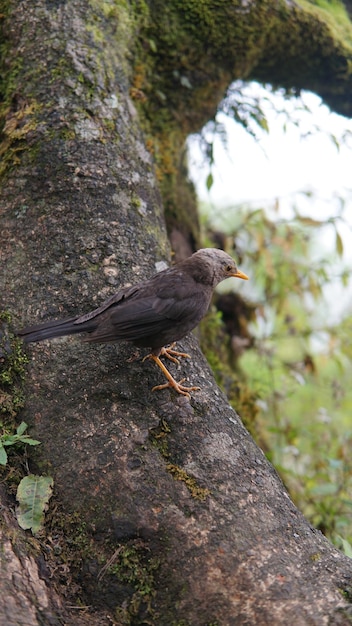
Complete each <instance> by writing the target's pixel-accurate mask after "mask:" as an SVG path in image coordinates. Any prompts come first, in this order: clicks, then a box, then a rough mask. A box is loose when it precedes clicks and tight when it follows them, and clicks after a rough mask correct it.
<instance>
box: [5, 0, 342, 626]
mask: <svg viewBox="0 0 352 626" xmlns="http://www.w3.org/2000/svg"><path fill="white" fill-rule="evenodd" d="M2 5H3V6H2V11H1V16H2V26H3V45H2V109H1V116H2V123H3V125H2V144H1V155H2V167H1V187H2V188H1V246H0V251H1V252H0V254H1V265H2V274H1V294H2V306H3V308H4V309H6V311H11V312H12V314H13V317H14V319H13V323H14V324H16V325H17V326H18V325H22V324H23V323H25V322H30V321H33V322H34V321H40V319H47V318H49V317H54V315H63V314H68V315H70V314H72V313H73V312H77V310H82V312H83V311H85V310H88V309H89V307H92V305H94V304H95V303H97V304H98V303H99V302H100V301H102V300H103V299H104V298H105V297H106V296H107V295H109V294H110V293H112V292H113V291H115V290H116V289H117V287H118V286H119V285H120V284H126V283H127V282H128V281H131V282H132V281H137V280H140V279H143V277H144V276H149V275H151V274H152V273H154V271H155V269H156V268H157V267H159V265H158V263H161V262H165V261H167V260H168V258H169V242H168V238H167V234H166V227H165V222H164V215H163V209H162V200H161V198H162V199H163V204H164V206H165V209H166V211H167V224H168V232H169V236H170V239H171V241H172V243H173V247H174V249H175V251H176V253H177V255H178V256H181V255H182V253H183V252H182V251H184V250H187V249H188V250H190V249H192V248H193V246H194V245H195V244H198V243H199V232H198V222H197V217H196V211H195V202H194V194H193V192H192V190H191V189H190V188H189V186H188V185H187V184H186V183H185V176H184V174H185V172H184V169H183V161H182V153H183V144H184V139H185V137H186V136H187V134H188V133H189V132H191V131H194V130H197V129H199V128H200V127H201V125H202V124H203V123H204V122H205V121H206V120H207V119H208V118H209V117H211V116H212V115H214V112H215V110H216V106H217V103H218V102H219V99H220V98H221V96H222V95H223V92H224V90H225V88H226V86H227V85H228V84H229V83H230V81H231V80H232V79H234V78H236V77H243V78H247V77H250V76H252V77H257V78H258V79H261V80H268V81H269V80H271V81H273V82H279V83H281V84H283V85H284V86H294V87H295V88H297V89H299V88H301V87H310V88H311V89H315V90H316V91H318V92H319V93H321V94H322V95H323V96H324V97H325V99H326V100H327V101H328V102H329V103H330V104H331V105H332V106H334V107H335V108H336V109H339V110H341V111H344V112H345V113H346V112H347V113H348V111H349V107H350V97H349V96H350V63H349V60H350V48H349V43H348V41H349V40H348V39H346V37H345V36H344V35H345V34H346V32H347V33H348V34H349V33H350V30H349V29H350V25H349V22H348V20H347V17H346V14H345V13H344V20H345V22H344V24H343V29H342V31H341V28H342V27H341V23H340V14H341V13H342V10H343V9H342V7H341V9H340V5H338V7H339V11H340V12H339V14H338V15H337V17H336V16H334V14H333V13H329V12H327V11H326V10H322V9H320V8H318V7H315V6H313V5H307V6H306V7H305V8H300V7H298V6H296V5H294V6H293V5H292V4H291V3H289V4H287V5H286V4H285V3H280V4H279V5H275V6H273V5H272V4H271V3H266V2H263V3H259V4H256V5H252V6H250V7H244V6H242V5H239V4H238V5H237V4H235V3H232V2H228V1H225V0H223V1H222V2H219V3H217V4H216V5H214V3H210V2H209V3H208V2H204V3H198V2H194V3H193V2H188V3H186V4H185V3H184V2H182V3H178V2H175V3H167V4H165V3H163V2H150V3H148V4H147V3H144V2H131V3H130V4H127V3H125V2H111V3H108V2H102V3H100V2H98V1H91V2H87V1H86V0H74V1H72V2H70V3H65V2H57V3H55V2H47V1H45V0H39V1H38V2H36V3H33V2H31V1H30V0H28V1H27V0H24V1H21V2H18V1H15V0H8V1H7V2H3V3H2ZM341 32H343V36H342V34H341ZM160 191H161V195H160ZM181 209H183V211H182V210H181ZM6 319H7V320H8V317H6ZM7 324H8V322H7ZM3 337H4V340H3V344H2V352H1V359H2V361H3V365H4V371H5V367H6V363H5V362H7V367H8V369H7V370H6V371H7V372H9V371H10V372H12V380H13V381H15V383H16V384H17V385H19V383H18V376H19V375H20V373H21V368H20V364H19V362H18V360H17V361H16V360H15V354H17V352H16V344H15V343H12V344H11V335H10V334H9V331H8V329H7V327H6V325H5V324H4V330H3ZM182 347H184V348H185V349H187V350H188V351H191V352H192V355H193V357H194V358H193V361H192V364H187V370H186V372H187V375H189V376H190V378H191V380H192V381H199V382H200V383H201V384H202V391H201V392H199V393H198V394H195V395H194V397H193V398H192V400H191V402H188V400H187V399H186V398H175V396H174V395H173V394H172V393H169V392H168V391H166V392H165V393H161V394H152V393H151V392H150V388H151V387H152V385H153V384H156V383H157V382H158V381H159V373H158V372H157V371H155V370H154V368H153V367H151V366H149V365H148V364H142V363H141V361H140V360H133V359H132V360H131V355H132V354H131V348H130V347H127V346H119V347H118V348H116V346H98V347H97V346H87V345H81V344H80V343H79V342H77V341H75V340H73V339H69V340H65V341H63V342H54V343H51V344H50V345H49V344H48V345H39V346H34V347H33V348H31V349H30V366H29V371H28V377H27V380H26V406H25V409H24V410H23V412H22V414H21V417H23V419H25V421H26V422H27V423H28V424H30V432H31V434H32V433H33V436H34V437H35V438H37V439H38V440H40V441H41V442H42V443H41V445H40V446H36V447H35V448H33V453H32V451H31V455H30V459H29V461H28V466H29V471H31V472H33V471H34V472H36V473H38V474H39V473H41V474H44V473H47V474H50V475H52V476H53V478H54V496H53V498H52V500H51V503H50V509H49V512H48V514H47V518H46V525H45V528H44V530H43V531H41V532H40V533H39V534H38V535H37V536H36V537H35V538H32V537H31V536H30V534H29V533H28V534H27V533H24V532H22V531H21V530H20V529H19V528H18V525H17V522H16V521H15V520H14V519H13V506H14V502H13V496H12V495H11V490H10V492H5V491H4V490H3V493H2V499H3V509H2V510H3V513H4V522H3V524H2V527H1V533H2V540H3V551H2V553H1V560H2V563H1V565H2V576H1V581H0V587H1V598H2V602H1V607H0V610H1V619H2V620H3V621H4V622H5V623H7V624H19V623H26V624H39V623H52V624H54V623H67V624H71V623H72V624H109V623H116V624H147V623H152V624H154V623H155V624H160V625H164V624H165V625H169V624H181V623H183V624H192V625H198V624H201V625H203V624H211V623H213V624H215V623H216V624H231V623H236V624H242V623H243V624H244V623H253V624H254V623H256V624H266V623H270V624H275V623H276V624H283V623H285V621H287V616H289V623H292V622H294V623H295V624H305V623H316V624H322V623H330V624H332V623H346V622H347V620H348V611H349V597H350V582H351V574H352V567H351V561H350V560H349V559H347V558H346V557H344V556H343V555H342V554H340V553H339V552H338V551H337V550H335V549H334V548H333V547H332V546H331V545H330V544H329V543H328V541H327V540H326V539H325V538H324V537H323V536H322V535H321V534H320V533H319V532H317V531H315V530H314V529H312V528H311V527H310V526H309V524H308V523H307V522H306V520H305V519H304V518H303V516H302V515H301V514H300V513H299V512H298V511H297V510H296V508H295V507H294V506H293V504H292V503H291V502H290V500H289V498H288V496H287V494H286V492H285V490H284V488H283V486H282V484H281V482H280V480H279V479H278V477H277V475H276V473H275V471H274V470H273V469H272V468H271V466H270V465H269V464H268V463H267V461H266V460H265V457H264V455H263V454H262V452H261V451H260V450H259V449H258V448H257V447H256V446H255V444H254V443H253V442H252V440H251V438H250V437H249V435H248V433H247V432H246V430H245V429H244V428H243V426H242V424H241V422H240V420H239V418H238V416H237V415H236V413H235V412H234V411H233V409H232V408H231V407H230V406H229V405H228V403H227V400H226V398H225V397H224V396H223V394H222V393H221V392H220V391H219V389H218V388H217V386H216V385H215V382H214V381H213V378H212V375H211V372H210V369H209V366H208V365H207V363H206V361H205V360H204V358H203V357H202V355H201V353H200V352H199V350H198V348H197V342H196V340H195V338H194V337H190V338H188V339H187V340H185V341H184V342H182ZM15 361H16V363H15ZM9 363H10V369H9ZM16 377H17V378H16ZM5 378H6V377H5ZM10 379H11V377H10V376H9V374H7V378H6V381H7V384H8V383H9V382H10ZM6 381H5V379H3V380H2V382H3V384H4V385H5V382H6ZM5 395H6V398H7V400H6V402H7V405H6V407H7V409H6V410H7V418H6V419H7V420H9V417H8V413H9V411H8V409H9V407H10V408H11V411H10V412H12V414H13V413H14V412H15V405H14V404H13V405H12V406H10V404H9V402H10V400H9V399H8V395H9V394H8V389H7V388H6V392H5V393H4V396H5ZM18 398H19V397H18V396H17V405H18V404H19V403H20V402H19V399H18ZM22 464H23V461H22ZM24 465H26V463H24ZM18 473H19V462H18V464H17V466H16V472H15V471H12V473H11V472H10V473H7V478H8V482H9V483H10V485H13V482H15V483H16V482H18V480H17V479H18ZM11 477H13V478H14V480H13V482H12V481H11V480H10V479H11Z"/></svg>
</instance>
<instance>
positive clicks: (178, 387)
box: [152, 372, 200, 398]
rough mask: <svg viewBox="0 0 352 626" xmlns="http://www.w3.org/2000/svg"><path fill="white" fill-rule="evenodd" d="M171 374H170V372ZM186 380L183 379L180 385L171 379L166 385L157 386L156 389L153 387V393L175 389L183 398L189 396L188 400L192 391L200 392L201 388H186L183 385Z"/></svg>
mask: <svg viewBox="0 0 352 626" xmlns="http://www.w3.org/2000/svg"><path fill="white" fill-rule="evenodd" d="M169 373H170V372H169ZM185 380H186V379H185V378H182V380H180V382H179V383H178V382H177V381H176V380H175V379H174V378H172V379H169V380H168V382H167V383H164V384H163V385H156V386H155V387H153V389H152V391H159V389H168V388H170V389H174V390H175V391H177V393H180V394H181V395H182V396H187V398H190V397H191V396H190V394H189V392H190V391H199V390H200V387H185V386H184V385H182V383H183V382H184V381H185Z"/></svg>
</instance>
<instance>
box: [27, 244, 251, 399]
mask: <svg viewBox="0 0 352 626" xmlns="http://www.w3.org/2000/svg"><path fill="white" fill-rule="evenodd" d="M231 276H235V277H237V278H243V279H244V280H248V276H246V274H244V273H243V272H241V271H240V270H239V269H237V266H236V264H235V262H234V261H233V259H232V258H231V257H230V256H229V255H228V254H226V252H223V250H217V249H215V248H204V249H202V250H198V252H195V253H194V254H193V255H192V256H191V257H189V258H188V259H185V260H184V261H181V262H180V263H178V264H177V265H174V266H173V267H171V268H169V269H166V270H164V271H162V272H159V273H158V274H155V276H153V277H152V278H150V279H149V280H146V281H144V282H140V283H138V284H137V285H134V286H133V287H127V288H125V289H121V291H118V292H117V293H116V294H115V295H113V296H111V298H109V299H108V300H106V301H105V302H104V303H103V304H102V305H101V306H100V307H98V308H97V309H95V310H94V311H91V312H90V313H86V315H77V316H75V317H70V318H69V319H66V320H56V321H53V322H45V323H44V324H40V325H39V326H31V327H29V328H24V329H23V330H21V331H19V332H18V335H19V336H21V337H23V340H24V341H25V342H26V343H29V342H31V341H42V340H43V339H51V338H53V337H61V336H63V335H73V334H76V333H88V336H87V337H85V338H84V340H83V341H89V342H96V343H104V342H109V341H129V342H131V343H133V344H134V345H136V346H140V347H148V348H151V353H150V354H149V355H148V357H149V358H151V359H152V360H153V361H154V362H155V363H156V364H157V365H158V366H159V367H160V368H161V370H162V371H163V373H164V374H165V376H166V378H167V380H168V382H167V383H165V384H164V385H158V386H157V387H154V388H153V391H154V390H155V389H165V388H166V387H172V388H173V389H175V390H176V391H177V392H178V393H180V394H182V395H186V396H188V395H189V393H188V392H189V391H194V390H196V389H199V387H184V386H183V385H182V383H183V382H184V379H183V380H181V381H180V382H179V383H178V382H176V380H175V379H174V378H173V377H172V376H171V374H170V372H169V371H168V369H167V368H166V367H165V365H164V364H163V363H162V362H161V360H160V358H159V357H160V356H161V355H163V356H166V357H168V358H169V359H170V360H171V361H174V362H176V363H177V362H178V361H177V359H176V358H175V357H177V356H189V355H188V354H185V353H182V352H177V351H176V350H173V349H172V348H173V347H174V346H173V345H172V346H171V347H170V348H165V347H164V346H165V345H167V344H170V343H172V344H174V342H176V341H178V340H179V339H182V337H184V336H185V335H187V333H189V332H190V331H191V330H192V329H193V328H194V327H195V326H197V324H198V323H199V322H200V320H201V319H202V317H204V315H205V314H206V312H207V310H208V308H209V304H210V300H211V297H212V293H213V290H214V288H215V287H216V285H218V284H219V283H220V282H221V281H222V280H225V278H230V277H231Z"/></svg>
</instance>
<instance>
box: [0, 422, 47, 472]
mask: <svg viewBox="0 0 352 626" xmlns="http://www.w3.org/2000/svg"><path fill="white" fill-rule="evenodd" d="M26 430H27V424H26V422H21V424H20V425H19V426H18V427H17V428H16V432H15V433H10V432H9V431H7V430H5V429H4V428H3V432H2V433H1V435H0V465H6V463H7V452H6V449H5V448H7V447H9V446H18V445H25V444H28V445H29V446H37V445H38V444H40V441H37V439H32V438H31V437H29V435H26V434H25V432H26Z"/></svg>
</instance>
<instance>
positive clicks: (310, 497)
mask: <svg viewBox="0 0 352 626" xmlns="http://www.w3.org/2000/svg"><path fill="white" fill-rule="evenodd" d="M277 209H278V207H275V208H274V209H272V210H271V211H270V210H265V209H250V208H248V207H247V208H243V207H242V208H239V207H235V208H234V209H233V210H227V211H224V210H223V209H222V211H221V212H220V211H218V212H215V213H214V212H213V211H212V212H208V213H207V212H206V211H204V209H203V214H204V227H205V230H206V232H207V236H208V238H210V239H211V237H212V233H213V232H216V233H217V237H219V235H218V232H219V230H220V229H221V230H222V232H223V236H222V241H223V242H225V244H226V245H227V249H228V251H229V252H230V254H233V256H234V257H235V258H237V259H239V261H240V262H241V268H242V267H243V269H244V270H245V272H246V273H247V274H248V275H249V276H250V277H251V278H252V281H251V282H252V284H251V285H250V284H248V289H251V291H250V298H251V299H253V300H254V301H255V302H256V320H255V322H254V323H250V330H251V332H252V334H253V336H254V345H253V348H252V349H249V350H247V351H246V352H245V353H244V355H243V356H242V357H241V359H240V361H239V367H240V370H241V371H242V377H243V379H244V380H245V381H246V383H247V385H248V387H249V389H250V390H251V391H252V393H254V394H255V395H256V398H257V402H256V403H257V408H258V409H259V414H258V416H257V418H256V419H257V428H256V429H252V428H251V431H252V432H254V435H255V431H256V430H257V431H258V429H260V428H262V429H263V430H265V435H264V434H262V436H260V435H259V437H257V439H258V440H259V441H260V439H262V440H265V442H266V452H267V455H268V456H269V458H270V460H271V461H272V462H273V463H274V465H275V466H276V467H277V469H278V470H279V472H280V473H281V476H282V477H283V479H284V481H285V483H286V485H287V487H288V488H289V491H290V493H291V496H292V497H293V499H294V500H295V502H296V503H297V505H298V506H299V507H300V508H301V510H302V511H303V512H304V513H305V515H306V516H308V518H309V519H310V520H311V521H312V523H313V524H315V525H316V526H317V527H318V528H320V529H321V530H322V531H323V532H324V533H326V534H327V535H328V536H329V537H330V538H332V539H333V540H334V541H335V543H336V544H337V545H339V546H340V547H342V549H344V550H345V551H346V552H348V550H349V548H348V546H349V545H350V544H351V543H352V499H351V496H350V494H351V489H352V463H351V461H350V454H349V450H350V447H351V443H352V430H351V428H350V425H349V420H348V418H347V416H348V415H349V413H350V412H351V409H352V391H351V390H350V381H349V375H348V366H350V363H351V359H352V340H351V326H352V318H351V317H349V316H348V317H346V318H345V319H343V320H342V321H336V320H335V322H334V323H331V322H329V314H328V312H329V300H330V299H331V296H330V294H331V290H332V289H335V290H336V289H337V287H336V285H337V283H338V284H340V285H345V286H346V285H347V284H348V276H349V272H348V271H347V268H346V267H344V266H343V264H342V258H341V257H342V255H343V252H344V245H343V237H342V236H341V232H342V228H341V227H342V226H343V224H344V215H343V212H341V213H340V214H339V215H337V216H336V217H335V218H331V219H330V220H328V222H326V221H325V222H324V221H320V220H313V219H311V218H310V217H306V216H303V215H301V214H300V213H299V212H298V211H297V209H295V208H294V209H293V212H292V217H291V219H283V218H279V215H278V211H277ZM327 229H330V231H332V233H333V234H334V241H335V248H334V250H331V251H328V250H327V248H326V247H325V246H324V245H322V242H323V241H324V240H325V235H326V231H327ZM330 235H331V232H330ZM231 248H232V249H231ZM243 260H244V263H243ZM246 287H247V286H246ZM247 297H249V296H247ZM237 374H238V372H237ZM237 374H236V375H237Z"/></svg>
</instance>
